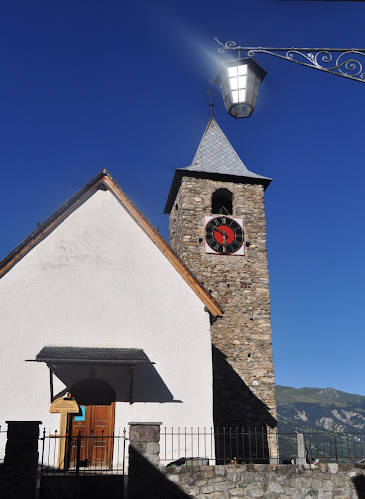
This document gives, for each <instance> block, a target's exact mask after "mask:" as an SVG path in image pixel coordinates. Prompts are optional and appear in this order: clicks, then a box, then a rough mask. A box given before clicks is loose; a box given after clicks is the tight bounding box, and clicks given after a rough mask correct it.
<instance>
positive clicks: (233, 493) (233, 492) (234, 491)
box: [229, 489, 245, 497]
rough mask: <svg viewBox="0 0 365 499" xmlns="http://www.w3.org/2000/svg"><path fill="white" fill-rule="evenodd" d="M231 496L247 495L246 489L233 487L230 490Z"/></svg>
mask: <svg viewBox="0 0 365 499" xmlns="http://www.w3.org/2000/svg"><path fill="white" fill-rule="evenodd" d="M229 495H230V497H243V496H244V495H245V491H244V490H243V489H231V490H230V491H229Z"/></svg>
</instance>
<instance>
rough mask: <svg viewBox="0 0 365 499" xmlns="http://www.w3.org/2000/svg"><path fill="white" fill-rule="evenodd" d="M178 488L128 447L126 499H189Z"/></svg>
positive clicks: (131, 447) (133, 449)
mask: <svg viewBox="0 0 365 499" xmlns="http://www.w3.org/2000/svg"><path fill="white" fill-rule="evenodd" d="M189 497H191V496H188V495H187V494H185V493H184V492H183V491H182V490H181V489H180V488H179V487H177V486H176V485H175V484H174V483H173V482H171V481H170V480H168V479H167V478H166V476H165V475H164V474H163V473H161V472H160V471H159V469H158V468H156V467H155V466H153V465H152V464H151V463H150V462H149V461H148V460H147V459H146V458H145V457H143V456H142V455H141V454H140V453H139V452H138V451H137V450H136V449H135V448H134V447H133V446H132V445H130V446H129V478H128V499H137V498H138V499H146V498H148V499H170V498H171V499H174V498H179V499H185V498H189Z"/></svg>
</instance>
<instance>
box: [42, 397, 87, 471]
mask: <svg viewBox="0 0 365 499" xmlns="http://www.w3.org/2000/svg"><path fill="white" fill-rule="evenodd" d="M49 412H51V413H61V420H60V433H59V438H60V442H59V446H58V463H57V467H58V469H60V470H63V469H65V455H66V438H65V437H66V436H67V414H78V413H79V412H80V407H79V406H78V404H77V402H76V400H75V399H72V398H67V397H65V398H63V397H60V398H58V399H56V400H54V401H53V402H52V404H51V407H50V408H49Z"/></svg>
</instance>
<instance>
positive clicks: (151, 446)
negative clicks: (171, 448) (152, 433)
mask: <svg viewBox="0 0 365 499" xmlns="http://www.w3.org/2000/svg"><path fill="white" fill-rule="evenodd" d="M146 446H147V450H146V451H147V453H148V454H159V453H160V444H159V443H157V442H148V443H147V444H146Z"/></svg>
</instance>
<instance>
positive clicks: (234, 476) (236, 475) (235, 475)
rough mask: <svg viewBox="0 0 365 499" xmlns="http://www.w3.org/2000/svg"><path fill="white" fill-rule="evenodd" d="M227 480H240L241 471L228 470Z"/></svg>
mask: <svg viewBox="0 0 365 499" xmlns="http://www.w3.org/2000/svg"><path fill="white" fill-rule="evenodd" d="M227 480H229V481H231V482H239V481H240V480H241V472H240V471H239V470H228V471H227Z"/></svg>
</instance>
